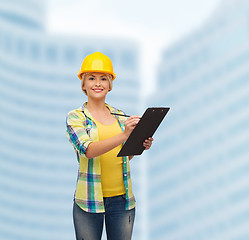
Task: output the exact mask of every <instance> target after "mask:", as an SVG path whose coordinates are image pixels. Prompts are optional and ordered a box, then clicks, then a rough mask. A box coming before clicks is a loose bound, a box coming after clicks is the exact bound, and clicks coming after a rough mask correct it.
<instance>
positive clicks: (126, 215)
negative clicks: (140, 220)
mask: <svg viewBox="0 0 249 240" xmlns="http://www.w3.org/2000/svg"><path fill="white" fill-rule="evenodd" d="M125 201H126V200H125V195H122V196H115V197H107V198H104V205H105V213H88V212H85V211H84V210H82V209H81V208H80V207H79V206H78V205H77V204H76V203H75V202H74V205H73V220H74V228H75V235H76V240H101V236H102V232H103V223H104V219H105V227H106V235H107V239H108V240H130V239H131V236H132V230H133V224H134V219H135V208H133V209H131V210H125Z"/></svg>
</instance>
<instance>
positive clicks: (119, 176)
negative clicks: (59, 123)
mask: <svg viewBox="0 0 249 240" xmlns="http://www.w3.org/2000/svg"><path fill="white" fill-rule="evenodd" d="M78 77H79V78H80V79H81V88H82V91H84V93H85V94H86V95H87V102H86V103H84V104H83V106H82V107H80V108H78V109H75V110H72V111H70V112H69V113H68V115H67V121H66V123H67V137H68V139H69V141H70V142H71V143H72V145H73V147H74V149H75V151H76V156H77V159H78V161H79V176H78V180H77V187H76V192H75V198H74V206H73V219H74V227H75V234H76V239H77V240H78V239H80V240H81V239H85V240H100V239H101V236H102V231H103V222H104V219H105V226H106V233H107V238H108V239H120V240H127V239H131V236H132V231H133V223H134V218H135V198H134V195H133V191H132V184H131V174H130V165H129V161H130V160H131V159H132V157H133V156H125V157H117V154H118V152H119V151H120V150H121V148H122V144H123V143H124V142H125V141H126V140H127V139H128V137H129V135H130V134H131V132H132V131H133V129H134V128H135V126H136V125H137V123H138V122H139V120H140V118H139V116H138V115H136V116H131V117H128V118H126V117H125V116H124V113H123V112H122V111H121V110H118V109H116V108H113V107H111V106H109V105H108V104H106V103H105V98H106V95H107V94H108V92H109V91H110V90H111V89H112V81H113V80H114V79H115V78H116V74H115V73H114V72H113V66H112V62H111V60H110V59H109V57H107V56H106V55H104V54H102V53H100V52H96V53H93V54H90V55H88V56H87V57H86V58H85V59H84V61H83V63H82V66H81V69H80V71H79V72H78ZM113 113H115V114H118V115H115V116H114V115H113ZM152 141H153V139H152V138H149V139H147V140H145V141H144V148H145V149H149V148H150V147H151V144H152Z"/></svg>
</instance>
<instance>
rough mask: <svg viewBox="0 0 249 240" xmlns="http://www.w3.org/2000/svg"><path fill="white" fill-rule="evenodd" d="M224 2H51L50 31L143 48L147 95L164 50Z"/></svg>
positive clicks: (190, 0) (141, 0) (163, 0)
mask: <svg viewBox="0 0 249 240" xmlns="http://www.w3.org/2000/svg"><path fill="white" fill-rule="evenodd" d="M221 1H222V0H208V1H207V0H174V1H173V0H153V1H144V0H126V1H117V0H90V1H89V0H88V1H85V0H48V10H47V29H48V31H50V32H53V33H66V34H75V35H83V36H84V35H87V36H96V37H98V36H110V37H112V36H114V37H124V38H130V39H131V40H135V41H137V42H138V43H139V45H140V46H141V49H142V51H141V52H142V56H141V65H142V66H143V67H142V69H143V71H142V73H141V76H142V79H145V82H146V83H147V84H144V86H145V89H144V92H146V93H147V92H149V91H152V89H153V88H151V86H150V79H154V78H155V73H156V66H157V65H158V62H159V61H160V53H161V51H162V49H165V48H167V47H170V45H171V44H174V42H176V41H177V40H180V39H181V38H182V37H184V36H185V35H187V34H188V33H191V32H192V31H194V30H195V29H198V28H200V27H201V26H202V25H203V24H204V23H205V22H206V21H207V20H208V19H209V18H210V16H212V14H213V13H214V12H215V10H216V9H217V8H218V7H219V5H220V3H221Z"/></svg>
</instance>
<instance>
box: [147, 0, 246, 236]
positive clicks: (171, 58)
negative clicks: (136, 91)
mask: <svg viewBox="0 0 249 240" xmlns="http://www.w3.org/2000/svg"><path fill="white" fill-rule="evenodd" d="M224 5H226V3H225V2H224ZM248 10H249V4H248V2H247V1H236V2H235V1H230V4H228V5H226V7H225V6H222V5H221V8H220V9H218V11H217V13H216V14H214V15H213V16H212V19H210V21H208V22H207V23H206V24H205V25H204V26H203V27H202V28H201V29H199V30H197V32H194V33H192V34H191V35H190V36H187V37H186V38H184V39H182V40H181V41H180V42H179V43H176V44H174V45H173V46H172V47H170V48H169V49H167V50H166V51H164V53H163V54H162V59H161V63H160V67H159V69H158V72H159V73H158V84H157V90H156V94H155V95H154V96H153V97H152V99H154V105H156V106H158V105H160V106H170V107H171V110H170V111H169V113H168V115H167V117H166V119H165V120H164V122H163V124H162V126H160V129H159V131H158V132H157V133H156V135H155V138H156V142H155V144H154V146H153V148H152V149H151V151H150V152H149V153H148V159H149V160H148V161H147V163H148V167H147V169H148V186H149V188H148V195H147V196H148V197H147V198H148V210H149V214H148V229H149V235H148V239H154V240H157V239H158V240H162V239H169V240H173V239H174V240H200V239H203V240H204V239H215V240H220V239H241V240H242V239H248V237H249V230H248V227H247V226H248V223H249V217H248V216H249V215H248V212H249V204H248V200H249V195H248V189H249V181H248V173H249V164H248V157H249V148H248V144H249V133H248V129H249V124H248V123H249V111H248V110H249V107H248V106H249V105H248V100H249V81H248V76H249V70H248V69H249V68H248V64H249V45H248V40H249V32H248V12H249V11H248ZM238 13H240V14H238Z"/></svg>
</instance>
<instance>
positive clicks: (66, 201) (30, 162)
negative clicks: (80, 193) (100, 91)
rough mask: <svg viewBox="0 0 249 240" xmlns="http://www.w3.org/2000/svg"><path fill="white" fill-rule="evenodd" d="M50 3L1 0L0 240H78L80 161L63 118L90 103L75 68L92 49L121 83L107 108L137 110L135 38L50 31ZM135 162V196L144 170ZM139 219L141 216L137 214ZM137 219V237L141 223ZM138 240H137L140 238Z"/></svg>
mask: <svg viewBox="0 0 249 240" xmlns="http://www.w3.org/2000/svg"><path fill="white" fill-rule="evenodd" d="M45 16H46V4H45V3H44V1H39V0H8V1H6V0H0V110H1V118H0V132H1V134H0V165H1V167H0V196H1V197H0V239H3V240H17V239H18V240H21V239H23V240H34V239H36V240H49V239H51V240H52V239H53V240H54V239H60V240H63V239H64V240H69V239H74V238H75V237H74V229H73V224H72V203H73V195H74V190H75V184H76V178H77V168H78V163H77V160H76V156H75V153H74V150H73V147H72V146H71V145H70V143H69V141H68V139H67V138H66V126H65V119H66V114H67V113H68V112H69V111H70V110H72V109H75V108H78V107H80V106H81V105H82V104H83V103H84V102H85V101H86V100H87V98H86V96H85V95H84V94H83V93H82V91H81V86H80V80H79V79H78V78H77V71H78V70H79V69H80V66H81V63H82V60H83V58H84V57H85V56H86V55H88V54H90V53H93V52H95V51H101V52H103V53H104V54H106V55H108V56H109V57H110V58H111V59H112V61H113V65H114V69H115V72H116V73H117V78H116V79H115V81H114V89H115V90H113V91H111V92H110V94H109V96H108V101H107V102H108V103H109V104H110V105H113V106H116V107H118V108H120V109H123V110H124V111H125V112H127V113H129V114H134V113H136V112H137V111H138V108H139V104H134V103H138V102H139V95H138V94H137V92H136V91H135V89H138V84H139V81H138V79H139V76H138V68H137V58H138V48H137V45H136V44H135V43H134V42H133V41H129V40H124V39H123V40H121V39H118V38H117V39H108V38H97V37H95V38H90V37H83V36H71V37H68V36H65V35H56V34H51V33H48V32H46V27H45V24H44V23H45ZM135 164H136V163H135V162H134V164H133V163H132V164H131V165H132V166H131V167H132V170H133V182H134V188H135V193H136V195H137V199H139V194H140V190H139V189H140V188H141V187H140V183H141V180H140V171H139V169H138V167H137V166H136V165H135ZM138 219H139V216H138ZM139 224H140V223H139V221H137V226H136V229H137V230H136V231H137V233H136V234H137V236H139V234H140V231H141V226H140V225H139ZM134 239H139V237H137V238H135V237H134Z"/></svg>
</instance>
